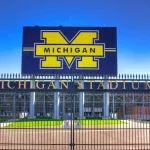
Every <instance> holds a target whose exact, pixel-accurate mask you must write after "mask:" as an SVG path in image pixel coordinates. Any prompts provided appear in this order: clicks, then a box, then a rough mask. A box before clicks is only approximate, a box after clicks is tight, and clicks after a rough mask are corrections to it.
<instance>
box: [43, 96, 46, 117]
mask: <svg viewBox="0 0 150 150" xmlns="http://www.w3.org/2000/svg"><path fill="white" fill-rule="evenodd" d="M45 100H46V95H45V93H44V99H43V116H44V117H46V106H45Z"/></svg>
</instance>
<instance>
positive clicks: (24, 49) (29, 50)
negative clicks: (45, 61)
mask: <svg viewBox="0 0 150 150" xmlns="http://www.w3.org/2000/svg"><path fill="white" fill-rule="evenodd" d="M23 51H24V52H34V47H25V48H23Z"/></svg>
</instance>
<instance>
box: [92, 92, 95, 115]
mask: <svg viewBox="0 0 150 150" xmlns="http://www.w3.org/2000/svg"><path fill="white" fill-rule="evenodd" d="M92 98H93V111H92V117H94V116H95V93H93V94H92Z"/></svg>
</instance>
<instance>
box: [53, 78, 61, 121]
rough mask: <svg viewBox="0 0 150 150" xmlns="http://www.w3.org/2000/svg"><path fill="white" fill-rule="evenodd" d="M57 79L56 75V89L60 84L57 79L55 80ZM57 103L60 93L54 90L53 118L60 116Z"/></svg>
mask: <svg viewBox="0 0 150 150" xmlns="http://www.w3.org/2000/svg"><path fill="white" fill-rule="evenodd" d="M57 79H58V77H56V80H55V87H56V89H59V88H60V85H59V80H57ZM59 103H60V93H59V92H55V93H54V119H59V118H60V113H59V106H60V105H59Z"/></svg>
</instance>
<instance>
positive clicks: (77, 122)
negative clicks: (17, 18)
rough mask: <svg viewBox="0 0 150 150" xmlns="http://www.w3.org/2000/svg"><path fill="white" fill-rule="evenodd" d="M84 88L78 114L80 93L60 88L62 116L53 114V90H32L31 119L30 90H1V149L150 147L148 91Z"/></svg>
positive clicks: (149, 97)
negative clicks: (81, 114) (106, 105)
mask: <svg viewBox="0 0 150 150" xmlns="http://www.w3.org/2000/svg"><path fill="white" fill-rule="evenodd" d="M107 92H109V116H108V117H107V118H105V116H104V100H103V95H104V93H105V91H103V90H101V91H95V92H94V91H92V92H84V93H85V102H84V118H82V119H81V118H79V105H80V103H79V92H60V107H59V109H60V111H59V113H60V119H54V118H53V112H54V98H53V97H54V92H36V101H35V111H34V112H35V118H32V119H31V118H29V117H28V114H29V109H30V107H29V103H30V93H29V92H19V93H18V92H13V91H12V92H7V91H6V92H1V93H0V149H20V150H23V149H33V150H35V149H39V150H40V149H44V150H46V149H47V150H50V149H53V150H55V149H56V150H58V149H62V150H67V149H68V150H69V149H72V150H73V149H74V150H84V149H89V150H100V149H122V150H123V149H150V92H149V91H138V90H137V91H132V90H131V91H111V90H110V91H107Z"/></svg>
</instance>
